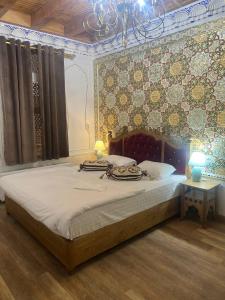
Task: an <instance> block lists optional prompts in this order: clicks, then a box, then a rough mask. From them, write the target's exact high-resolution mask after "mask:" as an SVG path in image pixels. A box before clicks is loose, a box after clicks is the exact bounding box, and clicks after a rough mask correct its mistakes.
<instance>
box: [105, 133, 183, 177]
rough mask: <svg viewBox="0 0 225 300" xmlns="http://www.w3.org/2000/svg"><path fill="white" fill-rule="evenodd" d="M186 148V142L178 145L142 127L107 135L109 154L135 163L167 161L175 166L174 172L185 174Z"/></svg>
mask: <svg viewBox="0 0 225 300" xmlns="http://www.w3.org/2000/svg"><path fill="white" fill-rule="evenodd" d="M188 150H189V147H188V145H187V144H186V143H183V144H179V145H178V144H175V143H174V142H172V141H171V140H170V139H169V138H168V137H165V136H163V135H162V134H160V133H157V132H151V131H146V130H144V129H141V130H134V131H131V132H124V133H123V134H121V135H119V136H117V137H116V138H111V137H109V154H116V155H123V156H127V157H130V158H133V159H135V160H136V161H137V163H140V162H142V161H144V160H151V161H157V162H164V163H168V164H170V165H173V166H174V167H175V168H176V174H185V171H186V166H187V159H188V156H189V153H188Z"/></svg>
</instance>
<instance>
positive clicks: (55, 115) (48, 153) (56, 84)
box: [37, 45, 69, 159]
mask: <svg viewBox="0 0 225 300" xmlns="http://www.w3.org/2000/svg"><path fill="white" fill-rule="evenodd" d="M37 53H38V82H39V93H40V109H41V118H42V153H43V159H57V158H60V157H67V156H69V147H68V133H67V120H66V96H65V77H64V51H63V50H58V51H55V49H54V48H52V47H48V46H41V45H38V48H37Z"/></svg>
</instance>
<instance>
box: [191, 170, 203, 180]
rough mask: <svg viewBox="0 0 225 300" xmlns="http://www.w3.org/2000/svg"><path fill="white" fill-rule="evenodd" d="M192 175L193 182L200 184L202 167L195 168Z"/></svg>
mask: <svg viewBox="0 0 225 300" xmlns="http://www.w3.org/2000/svg"><path fill="white" fill-rule="evenodd" d="M191 175H192V181H194V182H200V181H201V178H202V169H201V168H200V167H193V168H192V173H191Z"/></svg>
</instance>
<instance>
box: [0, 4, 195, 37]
mask: <svg viewBox="0 0 225 300" xmlns="http://www.w3.org/2000/svg"><path fill="white" fill-rule="evenodd" d="M164 2H165V8H166V11H173V10H175V9H178V8H180V7H182V6H185V5H187V4H190V3H192V2H195V0H164ZM90 11H91V6H90V2H89V1H88V0H0V20H1V21H3V22H7V23H11V24H17V25H21V26H25V27H29V28H32V29H35V30H40V31H44V32H50V33H53V34H58V35H63V36H65V37H68V38H72V39H75V40H79V41H82V42H86V43H91V42H93V39H92V38H91V36H90V35H89V34H87V33H86V32H85V31H84V29H83V25H82V21H83V18H84V16H85V14H88V13H89V12H90Z"/></svg>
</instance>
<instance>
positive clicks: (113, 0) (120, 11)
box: [83, 0, 165, 47]
mask: <svg viewBox="0 0 225 300" xmlns="http://www.w3.org/2000/svg"><path fill="white" fill-rule="evenodd" d="M90 1H91V5H92V12H91V13H90V14H88V15H87V16H86V17H85V19H84V21H83V26H84V29H85V31H86V32H88V33H89V34H91V35H92V36H93V37H94V39H95V40H96V41H98V40H102V39H107V38H109V37H111V38H112V39H114V38H119V37H121V39H122V45H123V47H126V46H127V44H128V37H129V34H130V33H133V35H134V37H135V38H136V40H137V41H138V42H141V41H143V39H144V40H153V39H156V38H158V37H160V36H161V35H162V34H163V32H164V19H165V10H164V6H163V0H90Z"/></svg>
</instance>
